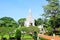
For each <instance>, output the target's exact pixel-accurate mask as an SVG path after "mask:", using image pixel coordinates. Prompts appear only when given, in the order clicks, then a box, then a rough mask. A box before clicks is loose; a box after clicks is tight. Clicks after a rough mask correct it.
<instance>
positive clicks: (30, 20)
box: [24, 9, 35, 27]
mask: <svg viewBox="0 0 60 40" xmlns="http://www.w3.org/2000/svg"><path fill="white" fill-rule="evenodd" d="M28 13H29V15H28V17H27V18H26V21H25V23H24V26H26V27H29V26H30V25H32V26H35V25H34V23H35V21H34V18H33V16H32V10H31V9H29V12H28Z"/></svg>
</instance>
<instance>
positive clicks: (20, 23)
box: [18, 18, 26, 26]
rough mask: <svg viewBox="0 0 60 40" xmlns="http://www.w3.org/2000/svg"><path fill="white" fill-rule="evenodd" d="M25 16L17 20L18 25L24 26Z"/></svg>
mask: <svg viewBox="0 0 60 40" xmlns="http://www.w3.org/2000/svg"><path fill="white" fill-rule="evenodd" d="M25 20H26V18H21V19H19V20H18V23H19V25H20V26H24V22H25Z"/></svg>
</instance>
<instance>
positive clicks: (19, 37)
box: [15, 29, 21, 40]
mask: <svg viewBox="0 0 60 40" xmlns="http://www.w3.org/2000/svg"><path fill="white" fill-rule="evenodd" d="M15 37H16V39H17V40H21V31H20V30H19V29H17V30H16V34H15Z"/></svg>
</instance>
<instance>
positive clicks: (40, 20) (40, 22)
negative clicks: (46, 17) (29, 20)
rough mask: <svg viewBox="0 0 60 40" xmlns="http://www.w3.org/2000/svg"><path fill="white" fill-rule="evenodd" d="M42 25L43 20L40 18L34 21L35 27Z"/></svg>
mask: <svg viewBox="0 0 60 40" xmlns="http://www.w3.org/2000/svg"><path fill="white" fill-rule="evenodd" d="M42 23H43V20H42V19H41V18H38V19H36V20H35V26H39V25H41V24H42Z"/></svg>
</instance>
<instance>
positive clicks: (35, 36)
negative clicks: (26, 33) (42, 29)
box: [33, 32, 37, 40]
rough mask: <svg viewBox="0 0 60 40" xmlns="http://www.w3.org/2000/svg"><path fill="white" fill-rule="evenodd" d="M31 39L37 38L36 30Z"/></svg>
mask: <svg viewBox="0 0 60 40" xmlns="http://www.w3.org/2000/svg"><path fill="white" fill-rule="evenodd" d="M33 39H34V40H37V32H34V36H33Z"/></svg>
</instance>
